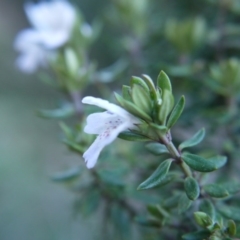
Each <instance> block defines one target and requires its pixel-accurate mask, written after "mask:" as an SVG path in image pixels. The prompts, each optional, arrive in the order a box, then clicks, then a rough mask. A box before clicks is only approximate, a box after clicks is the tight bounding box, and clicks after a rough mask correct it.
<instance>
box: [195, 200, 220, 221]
mask: <svg viewBox="0 0 240 240" xmlns="http://www.w3.org/2000/svg"><path fill="white" fill-rule="evenodd" d="M199 211H201V212H205V213H207V214H208V215H209V216H210V217H211V218H212V219H213V220H214V219H215V217H216V210H215V207H214V206H213V204H212V203H211V201H210V200H209V199H203V200H202V201H201V203H200V205H199Z"/></svg>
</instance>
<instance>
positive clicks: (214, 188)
mask: <svg viewBox="0 0 240 240" xmlns="http://www.w3.org/2000/svg"><path fill="white" fill-rule="evenodd" d="M203 189H204V191H205V192H206V193H207V194H208V195H210V196H211V197H214V198H224V197H227V196H229V193H228V191H227V190H226V189H225V188H224V187H222V186H221V185H218V184H208V185H205V186H204V187H203Z"/></svg>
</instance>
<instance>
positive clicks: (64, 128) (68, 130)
mask: <svg viewBox="0 0 240 240" xmlns="http://www.w3.org/2000/svg"><path fill="white" fill-rule="evenodd" d="M59 126H60V128H61V129H62V131H63V132H64V134H65V136H66V137H67V138H69V139H71V138H72V137H73V131H72V129H71V128H70V127H68V125H67V124H65V123H64V122H60V123H59Z"/></svg>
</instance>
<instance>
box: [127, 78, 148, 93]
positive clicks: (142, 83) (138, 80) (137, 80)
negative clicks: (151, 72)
mask: <svg viewBox="0 0 240 240" xmlns="http://www.w3.org/2000/svg"><path fill="white" fill-rule="evenodd" d="M130 84H131V88H132V87H133V86H134V85H135V84H136V85H139V86H141V87H142V88H143V89H144V90H145V91H149V88H148V85H147V84H146V83H145V81H144V80H143V79H142V78H140V77H136V76H132V78H131V80H130Z"/></svg>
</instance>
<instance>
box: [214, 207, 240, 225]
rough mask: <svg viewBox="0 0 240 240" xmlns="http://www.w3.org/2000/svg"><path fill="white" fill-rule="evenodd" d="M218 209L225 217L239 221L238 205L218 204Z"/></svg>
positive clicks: (239, 209)
mask: <svg viewBox="0 0 240 240" xmlns="http://www.w3.org/2000/svg"><path fill="white" fill-rule="evenodd" d="M217 209H218V211H219V212H220V213H221V214H222V215H223V216H224V217H226V218H228V219H233V220H235V221H240V208H239V206H237V207H236V206H229V205H227V206H226V205H218V206H217Z"/></svg>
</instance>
